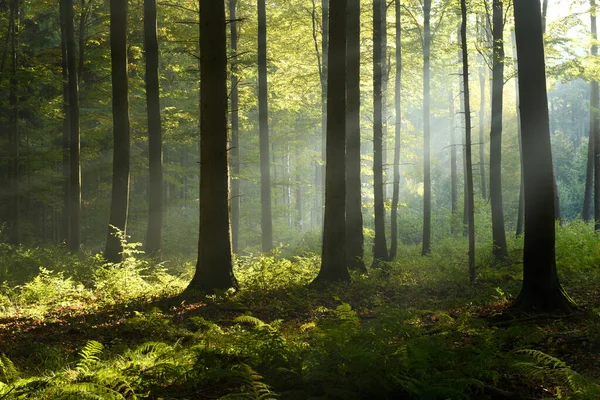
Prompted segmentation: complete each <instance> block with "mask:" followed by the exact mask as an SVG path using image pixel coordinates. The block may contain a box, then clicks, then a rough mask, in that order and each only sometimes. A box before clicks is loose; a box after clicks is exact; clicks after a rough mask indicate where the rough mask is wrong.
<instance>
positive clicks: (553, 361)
mask: <svg viewBox="0 0 600 400" xmlns="http://www.w3.org/2000/svg"><path fill="white" fill-rule="evenodd" d="M517 353H518V354H525V355H527V356H529V357H531V358H533V359H534V360H535V361H537V363H538V364H541V365H542V366H544V367H552V368H566V367H567V364H566V363H565V362H564V361H562V360H560V359H558V358H556V357H553V356H551V355H550V354H546V353H544V352H543V351H539V350H534V349H523V350H518V351H517Z"/></svg>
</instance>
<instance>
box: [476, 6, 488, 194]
mask: <svg viewBox="0 0 600 400" xmlns="http://www.w3.org/2000/svg"><path fill="white" fill-rule="evenodd" d="M478 19H479V21H480V22H479V24H478V25H477V28H478V35H479V41H480V42H483V41H484V40H485V33H484V29H485V28H484V19H485V17H481V18H478ZM478 59H479V92H480V94H481V96H480V99H479V181H480V184H481V197H482V198H483V199H484V200H487V198H488V188H487V180H486V174H485V164H486V160H485V133H484V132H485V87H486V73H485V71H486V66H485V62H484V59H483V56H482V55H481V54H479V56H478Z"/></svg>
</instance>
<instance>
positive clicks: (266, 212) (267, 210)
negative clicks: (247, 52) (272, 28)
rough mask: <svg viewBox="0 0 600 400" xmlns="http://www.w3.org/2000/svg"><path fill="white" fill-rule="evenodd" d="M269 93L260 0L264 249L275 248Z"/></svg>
mask: <svg viewBox="0 0 600 400" xmlns="http://www.w3.org/2000/svg"><path fill="white" fill-rule="evenodd" d="M267 102H268V93H267V14H266V10H265V0H258V120H259V140H260V202H261V232H262V236H261V241H262V250H263V251H269V250H271V249H272V248H273V220H272V217H271V171H270V166H269V108H268V103H267Z"/></svg>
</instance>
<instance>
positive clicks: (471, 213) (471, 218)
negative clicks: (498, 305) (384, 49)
mask: <svg viewBox="0 0 600 400" xmlns="http://www.w3.org/2000/svg"><path fill="white" fill-rule="evenodd" d="M460 9H461V27H460V37H461V49H462V78H463V79H462V82H463V93H464V102H465V103H464V105H465V158H466V159H465V176H466V200H465V203H466V214H467V218H468V220H467V221H468V222H467V223H468V236H469V280H470V281H471V283H473V282H474V281H475V196H474V195H473V162H472V151H471V100H470V94H469V53H468V49H467V2H466V0H461V2H460Z"/></svg>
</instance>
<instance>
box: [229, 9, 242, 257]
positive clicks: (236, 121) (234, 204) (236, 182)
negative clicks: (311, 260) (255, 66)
mask: <svg viewBox="0 0 600 400" xmlns="http://www.w3.org/2000/svg"><path fill="white" fill-rule="evenodd" d="M236 8H237V0H229V19H230V20H231V21H230V22H229V32H230V37H231V40H230V46H231V57H232V62H231V76H230V79H231V94H230V101H231V159H230V163H231V177H230V179H231V245H232V250H233V252H234V253H237V252H238V245H239V237H240V149H239V146H240V141H239V125H240V118H239V107H240V106H239V97H240V96H239V90H238V84H239V78H238V60H237V46H238V29H237V13H236V11H237V10H236Z"/></svg>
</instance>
